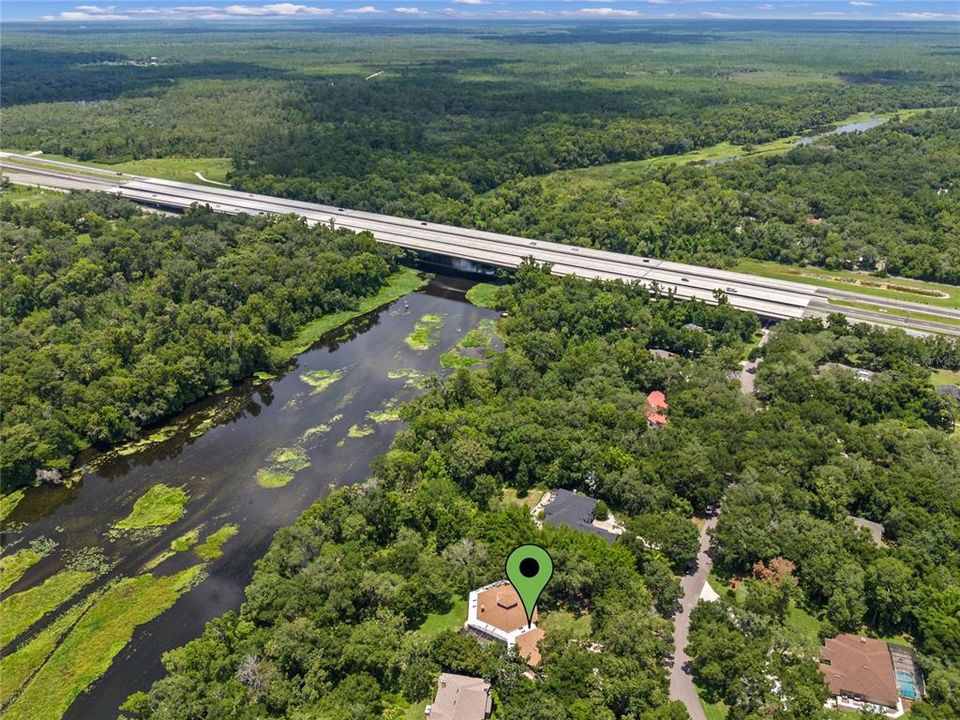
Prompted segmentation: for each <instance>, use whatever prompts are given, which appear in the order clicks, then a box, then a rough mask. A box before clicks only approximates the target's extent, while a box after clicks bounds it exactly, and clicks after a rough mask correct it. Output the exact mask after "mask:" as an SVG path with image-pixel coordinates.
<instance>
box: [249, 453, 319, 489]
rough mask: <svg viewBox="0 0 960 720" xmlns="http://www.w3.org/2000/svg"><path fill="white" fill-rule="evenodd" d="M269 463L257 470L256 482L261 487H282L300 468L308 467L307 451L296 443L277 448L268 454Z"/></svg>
mask: <svg viewBox="0 0 960 720" xmlns="http://www.w3.org/2000/svg"><path fill="white" fill-rule="evenodd" d="M270 461H271V462H270V465H269V466H268V467H265V468H261V469H260V470H257V482H258V483H259V484H260V486H261V487H265V488H278V487H283V486H284V485H286V484H287V483H289V482H290V481H291V480H293V476H294V475H296V474H297V473H298V472H299V471H300V470H303V469H305V468H308V467H310V458H309V457H307V451H306V450H304V449H303V448H302V447H300V446H298V445H294V446H292V447H282V448H277V449H276V450H274V451H273V454H272V455H271V456H270Z"/></svg>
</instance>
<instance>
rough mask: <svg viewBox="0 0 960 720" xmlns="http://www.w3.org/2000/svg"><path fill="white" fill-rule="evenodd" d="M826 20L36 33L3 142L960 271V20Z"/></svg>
mask: <svg viewBox="0 0 960 720" xmlns="http://www.w3.org/2000/svg"><path fill="white" fill-rule="evenodd" d="M823 31H824V27H823V26H822V25H818V24H816V23H800V24H791V26H790V27H789V31H788V30H787V29H785V28H784V27H781V26H778V25H776V24H767V25H764V24H762V23H761V24H756V23H725V24H722V25H718V24H716V23H704V24H698V25H697V26H696V28H695V31H694V28H693V26H682V25H676V26H675V25H671V24H664V25H663V26H657V27H655V28H637V29H632V30H627V29H625V28H616V27H610V26H569V27H559V28H557V29H556V30H554V31H551V32H545V31H537V30H535V29H533V28H527V27H523V26H503V27H498V28H496V29H495V30H494V29H489V28H483V29H481V28H478V27H476V26H456V25H451V26H449V27H445V28H443V29H440V28H437V29H434V30H433V31H431V32H429V33H427V32H424V33H422V34H421V33H415V32H413V31H410V30H406V31H397V30H392V31H385V30H382V29H378V28H367V29H365V30H363V31H359V30H358V29H357V28H354V27H350V26H343V27H339V28H336V27H329V26H322V27H320V26H318V27H315V28H309V29H303V30H294V29H291V28H288V29H286V30H285V31H284V32H283V33H282V34H280V35H278V34H276V33H270V32H267V31H264V32H262V33H261V32H251V31H246V32H243V33H236V31H235V30H231V29H230V28H221V29H219V30H217V29H213V30H209V31H206V32H196V31H193V32H191V33H190V34H189V36H188V38H184V37H180V36H178V35H177V33H176V32H174V31H173V30H170V31H156V32H148V31H144V30H140V31H125V32H124V33H117V34H110V33H107V34H103V33H90V32H86V31H82V30H71V31H69V32H67V31H61V32H57V31H53V30H44V32H36V31H29V30H24V31H21V32H19V33H14V34H13V35H12V36H11V38H9V39H8V42H7V43H6V45H5V47H4V49H3V51H2V52H3V62H4V66H5V67H6V68H7V73H6V75H7V76H8V80H7V81H6V82H5V84H4V101H5V102H4V104H5V107H4V110H3V121H4V144H5V146H7V147H19V148H24V149H27V148H29V149H33V148H36V149H41V150H43V151H45V152H47V153H59V154H65V155H68V156H70V157H74V158H78V159H82V160H98V161H101V162H122V161H129V160H135V159H142V158H163V157H175V158H190V157H195V158H204V157H228V158H232V159H233V162H234V171H233V173H232V177H231V182H232V183H233V184H234V185H235V186H236V187H239V188H243V189H249V190H256V191H260V192H265V193H268V194H276V195H283V196H288V197H293V198H297V199H302V200H310V201H319V202H324V203H330V204H333V205H338V206H346V207H355V208H359V209H365V210H374V211H382V212H387V213H390V214H397V215H404V216H411V217H418V218H423V219H430V220H435V221H443V222H449V223H454V224H461V225H466V226H471V227H479V228H490V229H497V230H502V231H507V232H511V233H517V234H522V235H529V236H532V237H542V238H544V239H555V240H558V241H561V242H569V243H576V244H582V245H590V246H595V247H603V248H610V249H615V250H619V251H623V252H632V253H642V254H649V255H653V256H659V257H669V258H673V259H680V260H688V261H696V262H700V263H706V264H713V265H726V264H729V263H730V262H731V261H732V260H733V259H735V258H738V257H749V258H754V259H759V260H776V261H779V262H783V263H790V264H813V265H821V266H825V267H829V268H846V269H863V270H867V271H879V272H886V273H890V274H893V275H902V276H905V277H910V278H919V279H927V280H939V281H945V282H950V283H957V282H960V245H958V240H957V238H958V237H960V229H958V227H960V219H958V218H960V199H958V192H957V188H956V185H957V181H958V171H957V168H958V167H960V156H958V148H960V142H958V135H960V113H958V112H957V111H956V110H952V111H951V110H944V108H951V107H954V108H955V106H956V98H957V97H958V96H960V69H958V67H957V62H956V60H955V59H954V58H953V57H952V56H948V55H944V54H943V53H941V52H938V51H937V47H939V44H940V43H942V42H944V41H945V40H946V39H947V38H948V37H949V35H948V33H947V30H946V29H944V28H935V27H931V26H925V25H924V26H916V27H915V28H912V29H911V32H905V31H904V28H903V27H897V28H892V27H889V26H886V25H882V24H877V25H871V26H869V27H859V26H852V25H845V24H839V25H835V26H833V27H831V32H830V33H828V34H824V32H823ZM235 33H236V34H235ZM785 45H786V46H789V51H787V50H785V49H784V48H785ZM226 47H229V48H230V51H229V52H227V51H226V50H225V48H226ZM745 53H746V55H745ZM851 67H856V68H857V71H856V72H851ZM379 71H383V72H382V74H379V75H378V76H377V77H371V78H370V79H367V77H368V75H369V74H370V73H373V72H379ZM912 108H940V111H938V112H936V113H934V114H932V115H930V116H926V117H913V118H911V119H910V120H908V121H905V122H903V123H898V122H893V123H891V125H890V126H889V127H887V128H876V129H873V130H871V131H870V132H868V133H864V134H862V135H851V136H846V137H841V136H837V137H834V138H829V139H828V140H824V141H822V142H820V143H818V144H815V145H811V146H808V147H802V148H797V149H793V150H792V151H790V152H786V153H785V154H783V153H784V151H785V150H787V148H788V145H789V144H788V145H785V146H783V147H780V148H779V149H778V151H777V152H776V153H772V154H770V155H767V156H764V157H756V158H751V159H744V160H740V161H738V162H735V163H725V164H718V165H713V166H709V167H702V166H694V167H681V166H676V167H671V166H669V165H668V164H667V163H666V162H663V163H660V162H658V163H657V164H656V166H654V167H638V168H636V169H635V170H630V169H629V165H623V164H624V163H631V162H637V161H643V160H645V159H652V158H661V159H662V158H665V157H666V158H669V157H673V156H679V155H680V154H682V153H686V152H689V151H693V150H699V149H709V148H714V147H717V146H718V145H720V144H726V145H725V147H728V148H730V149H731V150H732V149H733V148H734V147H739V148H746V149H750V148H754V147H757V146H759V145H762V144H763V143H767V142H770V141H776V140H778V139H784V138H788V137H796V136H797V135H798V134H802V133H805V132H807V131H810V130H812V129H815V128H820V127H823V126H825V125H828V124H830V123H836V122H838V121H840V120H842V119H844V118H847V117H850V116H853V115H855V114H857V113H884V112H887V113H895V112H896V111H898V110H904V109H912ZM778 153H779V154H778ZM583 168H587V169H590V168H594V169H596V170H597V172H596V173H595V174H591V173H590V172H587V173H584V174H578V173H577V172H576V170H577V169H583ZM568 171H572V172H568ZM607 171H610V172H609V174H607Z"/></svg>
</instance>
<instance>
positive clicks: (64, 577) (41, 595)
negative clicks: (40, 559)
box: [0, 570, 97, 647]
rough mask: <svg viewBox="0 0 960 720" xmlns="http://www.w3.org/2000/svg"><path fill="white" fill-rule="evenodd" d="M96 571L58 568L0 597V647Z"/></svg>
mask: <svg viewBox="0 0 960 720" xmlns="http://www.w3.org/2000/svg"><path fill="white" fill-rule="evenodd" d="M96 576H97V574H96V573H95V572H90V571H88V570H61V571H60V572H58V573H57V574H56V575H54V576H52V577H49V578H47V579H46V580H45V581H44V582H43V584H41V585H37V586H36V587H32V588H30V589H29V590H24V591H23V592H19V593H17V594H15V595H10V596H9V597H5V598H4V599H3V600H2V601H0V618H3V622H0V647H3V646H5V645H7V643H9V642H10V641H11V640H13V639H14V638H16V637H19V636H20V635H21V634H22V633H24V632H26V630H27V629H28V628H29V627H30V626H31V625H33V624H34V623H35V622H37V620H39V619H40V618H42V617H43V616H44V615H46V614H47V613H48V612H50V611H51V610H55V609H57V608H58V607H60V605H62V604H63V603H65V602H66V601H67V600H69V599H70V598H71V597H73V596H74V595H75V594H76V593H77V592H78V591H79V590H80V588H82V587H83V586H84V585H86V584H87V583H88V582H90V581H91V580H93V579H94V578H95V577H96Z"/></svg>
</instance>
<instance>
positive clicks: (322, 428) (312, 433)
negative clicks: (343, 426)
mask: <svg viewBox="0 0 960 720" xmlns="http://www.w3.org/2000/svg"><path fill="white" fill-rule="evenodd" d="M342 417H343V415H334V416H333V417H332V418H330V422H326V423H320V424H319V425H314V426H313V427H311V428H307V429H306V430H304V431H303V435H301V436H300V441H301V442H307V441H309V440H311V439H313V438H315V437H316V436H317V435H325V434H326V433H328V432H330V429H331V428H332V427H333V424H334V423H335V422H337V421H338V420H340V419H341V418H342Z"/></svg>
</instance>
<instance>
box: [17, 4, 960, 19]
mask: <svg viewBox="0 0 960 720" xmlns="http://www.w3.org/2000/svg"><path fill="white" fill-rule="evenodd" d="M368 2H370V3H373V4H366V3H368ZM0 8H2V9H0V13H2V14H0V19H2V20H5V21H13V20H40V21H43V22H50V23H84V24H89V23H92V22H115V23H116V22H131V21H141V22H144V21H156V20H197V21H210V20H245V21H248V22H257V21H262V20H264V19H271V20H279V19H283V20H287V21H289V22H297V21H301V22H302V21H305V20H313V21H314V22H316V21H318V20H322V19H324V18H327V19H330V20H334V19H354V20H359V19H377V20H380V21H385V20H390V19H403V20H408V21H409V20H429V19H434V20H437V19H454V20H456V19H463V20H467V19H484V18H486V19H510V18H516V19H538V18H540V19H569V20H576V19H607V20H611V21H617V20H619V21H621V22H623V21H628V20H656V19H714V20H718V19H726V18H730V19H734V18H754V19H756V18H773V19H776V18H780V19H820V20H829V19H832V20H846V21H856V20H898V21H904V22H907V21H917V20H932V21H935V20H945V21H950V20H960V0H753V1H743V0H302V1H301V2H266V3H259V2H252V1H251V0H246V2H242V1H240V2H237V1H235V0H233V1H232V0H226V1H225V2H224V1H223V0H221V1H219V2H218V1H217V0H198V1H196V2H191V0H112V1H110V2H109V3H103V4H97V5H93V4H88V3H87V2H84V0H80V2H77V0H73V1H64V0H3V3H2V6H0Z"/></svg>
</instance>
